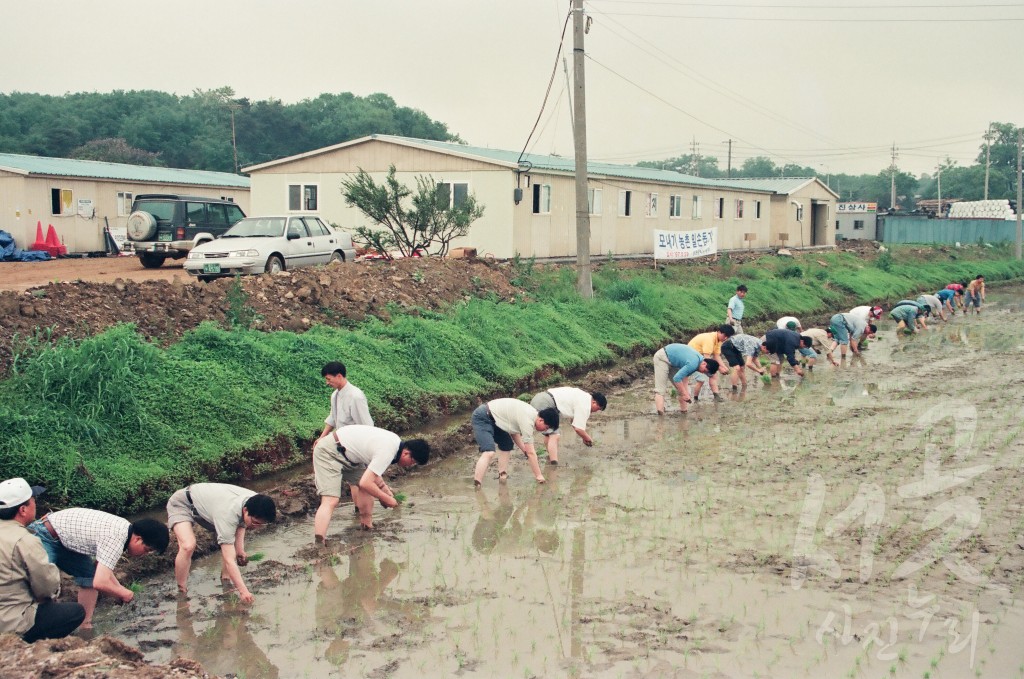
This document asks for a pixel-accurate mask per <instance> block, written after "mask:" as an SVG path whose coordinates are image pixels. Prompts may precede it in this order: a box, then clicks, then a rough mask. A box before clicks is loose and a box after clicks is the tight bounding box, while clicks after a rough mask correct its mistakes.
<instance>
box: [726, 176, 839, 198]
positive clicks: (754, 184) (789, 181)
mask: <svg viewBox="0 0 1024 679" xmlns="http://www.w3.org/2000/svg"><path fill="white" fill-rule="evenodd" d="M719 181H722V182H725V183H726V184H725V185H726V186H733V187H735V188H741V189H751V190H760V191H771V192H772V193H781V194H786V195H788V194H790V193H796V192H797V191H799V190H800V189H802V188H804V187H805V186H807V185H808V184H811V183H812V182H818V183H819V184H821V186H822V188H824V189H826V190H828V191H829V192H830V193H832V195H834V196H835V197H836V198H838V197H839V194H838V193H836V192H835V191H833V190H832V189H830V188H829V187H828V185H826V184H824V183H822V182H821V180H820V179H818V178H817V177H764V178H747V177H735V178H730V179H721V180H719Z"/></svg>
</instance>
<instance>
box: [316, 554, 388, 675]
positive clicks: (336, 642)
mask: <svg viewBox="0 0 1024 679" xmlns="http://www.w3.org/2000/svg"><path fill="white" fill-rule="evenodd" d="M338 563H339V562H338V561H337V557H330V558H327V559H325V560H323V561H322V562H320V564H319V565H318V567H317V575H319V576H320V584H319V585H318V586H317V589H316V613H315V615H316V627H317V629H318V630H319V631H320V632H321V633H323V634H325V635H326V636H327V637H328V638H330V639H332V641H331V642H330V644H329V645H328V646H327V650H326V651H325V653H324V655H325V657H326V658H327V660H328V661H330V662H331V663H332V664H334V665H338V666H341V665H343V664H344V663H345V662H346V661H347V660H348V657H349V651H350V650H351V647H352V638H353V637H355V636H356V635H358V634H359V632H360V631H361V630H362V629H364V628H366V627H373V626H375V624H376V623H375V621H374V615H375V614H376V613H377V610H378V608H379V607H380V606H381V605H385V606H389V607H391V608H397V609H401V608H402V605H401V604H397V603H392V602H389V601H387V600H385V601H384V602H381V595H382V594H383V593H384V590H385V589H386V588H387V586H388V585H390V584H391V582H392V581H393V580H394V579H395V578H397V577H398V571H399V568H398V564H396V563H395V562H394V561H392V560H391V559H388V558H385V559H382V560H381V562H380V566H379V567H378V566H377V557H376V552H375V550H374V546H373V542H372V541H368V542H366V543H364V544H362V545H360V546H359V547H357V548H356V549H355V550H354V551H353V552H352V553H351V554H350V555H349V558H348V577H347V578H345V579H344V580H341V579H339V578H338V574H337V572H336V570H335V569H336V567H337V564H338Z"/></svg>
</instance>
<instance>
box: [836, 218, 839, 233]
mask: <svg viewBox="0 0 1024 679" xmlns="http://www.w3.org/2000/svg"><path fill="white" fill-rule="evenodd" d="M838 230H839V220H838V219H837V220H836V231H838Z"/></svg>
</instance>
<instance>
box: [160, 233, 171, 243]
mask: <svg viewBox="0 0 1024 679" xmlns="http://www.w3.org/2000/svg"><path fill="white" fill-rule="evenodd" d="M173 236H174V234H170V233H161V234H159V235H158V236H157V237H156V239H157V240H159V241H169V240H171V239H172V237H173Z"/></svg>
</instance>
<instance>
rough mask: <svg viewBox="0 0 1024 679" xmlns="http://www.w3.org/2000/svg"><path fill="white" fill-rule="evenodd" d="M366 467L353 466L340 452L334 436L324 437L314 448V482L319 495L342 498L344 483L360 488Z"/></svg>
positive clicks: (331, 434)
mask: <svg viewBox="0 0 1024 679" xmlns="http://www.w3.org/2000/svg"><path fill="white" fill-rule="evenodd" d="M365 471H366V466H365V465H356V466H353V465H351V464H349V463H348V461H347V460H346V459H345V458H344V457H342V456H341V453H339V452H338V442H337V440H336V439H335V438H334V434H333V433H330V434H328V435H327V436H324V437H323V438H321V439H320V440H319V441H317V443H316V445H315V446H313V481H314V483H315V484H316V492H317V494H318V495H321V496H323V495H326V496H327V497H342V494H341V489H342V482H344V483H347V484H349V485H350V486H358V485H359V481H360V480H361V479H362V478H363V472H365Z"/></svg>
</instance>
